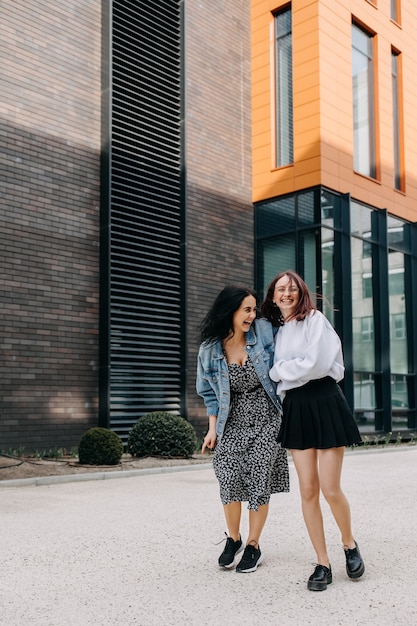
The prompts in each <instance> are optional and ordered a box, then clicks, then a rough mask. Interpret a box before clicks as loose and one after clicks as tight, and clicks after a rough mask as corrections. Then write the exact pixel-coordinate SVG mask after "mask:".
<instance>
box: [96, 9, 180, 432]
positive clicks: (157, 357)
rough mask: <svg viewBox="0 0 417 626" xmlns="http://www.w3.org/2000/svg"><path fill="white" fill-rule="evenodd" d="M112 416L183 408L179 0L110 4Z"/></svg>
mask: <svg viewBox="0 0 417 626" xmlns="http://www.w3.org/2000/svg"><path fill="white" fill-rule="evenodd" d="M111 13H112V20H111V24H112V26H111V30H110V40H111V53H112V54H111V57H110V58H111V62H110V84H111V98H110V105H111V106H110V111H111V114H110V115H111V131H110V137H111V141H110V148H109V159H110V167H109V176H110V206H109V229H110V239H109V252H110V263H109V285H110V286H109V298H108V303H109V308H110V314H109V323H108V331H109V334H110V346H109V353H108V361H109V376H108V378H109V380H108V384H109V393H108V400H107V402H108V425H109V427H110V428H112V429H113V430H114V431H115V432H117V433H118V434H119V435H120V436H121V437H122V439H126V438H127V435H128V433H129V431H130V429H131V427H132V426H133V424H134V423H135V422H136V420H137V419H138V417H140V415H143V414H144V413H146V412H149V411H155V410H169V411H172V412H177V413H179V412H181V395H182V394H181V390H182V384H183V383H182V374H181V372H182V348H181V337H182V333H181V323H182V320H181V301H182V287H183V281H182V259H181V232H182V226H181V224H182V220H181V202H180V195H181V188H180V15H179V6H178V2H176V1H175V2H174V1H162V2H160V1H158V2H149V0H146V1H143V2H137V1H135V2H133V1H132V2H128V1H126V0H124V1H114V2H113V3H112V11H111Z"/></svg>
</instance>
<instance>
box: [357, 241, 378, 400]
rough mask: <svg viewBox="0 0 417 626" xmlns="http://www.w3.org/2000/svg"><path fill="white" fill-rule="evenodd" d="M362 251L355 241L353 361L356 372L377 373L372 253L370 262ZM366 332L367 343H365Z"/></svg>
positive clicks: (361, 244) (359, 242) (361, 245)
mask: <svg viewBox="0 0 417 626" xmlns="http://www.w3.org/2000/svg"><path fill="white" fill-rule="evenodd" d="M370 245H372V244H370ZM362 247H363V240H362V239H359V238H356V237H352V239H351V259H352V261H351V263H352V331H353V346H352V358H353V366H354V370H355V372H374V371H375V337H374V317H375V316H374V298H373V268H372V253H371V256H370V257H369V258H368V257H366V258H364V257H363V256H362ZM365 320H366V321H365ZM365 331H366V342H365V341H364V333H365ZM355 406H356V405H355Z"/></svg>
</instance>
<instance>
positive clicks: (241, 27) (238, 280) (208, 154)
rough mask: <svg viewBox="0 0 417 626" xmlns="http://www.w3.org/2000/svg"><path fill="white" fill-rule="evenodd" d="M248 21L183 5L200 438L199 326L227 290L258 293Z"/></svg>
mask: <svg viewBox="0 0 417 626" xmlns="http://www.w3.org/2000/svg"><path fill="white" fill-rule="evenodd" d="M249 18H250V16H249V2H245V1H241V0H236V1H235V2H225V1H224V0H213V1H210V2H209V1H208V0H205V1H203V2H189V3H187V4H186V18H185V55H186V77H185V92H186V93H185V96H186V97H185V101H186V112H185V118H186V121H185V123H186V177H187V194H186V205H187V207H186V211H187V237H186V239H187V327H188V336H187V352H188V356H187V373H188V374H187V400H188V403H187V404H188V419H189V420H190V421H191V422H192V423H193V424H194V425H195V426H196V428H197V430H198V432H199V433H201V432H203V431H204V430H205V429H206V428H207V418H206V410H205V408H204V406H203V402H202V400H201V399H200V398H199V397H198V396H197V395H196V393H195V372H196V357H197V349H198V343H199V341H198V325H199V323H200V322H201V320H202V318H203V317H204V315H205V314H206V313H207V310H208V308H209V307H210V306H211V304H212V302H213V300H214V298H215V296H216V295H217V293H218V292H219V291H220V289H222V288H223V287H224V286H225V285H226V284H231V283H233V284H242V285H248V286H253V262H254V259H253V248H254V246H253V209H252V202H251V141H250V134H251V127H250V124H251V119H250V106H251V103H250V19H249Z"/></svg>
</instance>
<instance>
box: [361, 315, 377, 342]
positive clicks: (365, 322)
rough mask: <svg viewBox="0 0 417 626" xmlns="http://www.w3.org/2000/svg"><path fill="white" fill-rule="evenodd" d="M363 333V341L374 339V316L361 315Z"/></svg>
mask: <svg viewBox="0 0 417 626" xmlns="http://www.w3.org/2000/svg"><path fill="white" fill-rule="evenodd" d="M361 335H362V341H373V340H374V318H373V317H361Z"/></svg>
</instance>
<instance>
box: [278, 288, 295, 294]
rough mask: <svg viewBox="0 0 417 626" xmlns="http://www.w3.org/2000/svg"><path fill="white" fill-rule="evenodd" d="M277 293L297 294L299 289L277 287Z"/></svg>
mask: <svg viewBox="0 0 417 626" xmlns="http://www.w3.org/2000/svg"><path fill="white" fill-rule="evenodd" d="M275 291H277V292H278V293H285V292H286V291H289V293H297V292H298V287H275Z"/></svg>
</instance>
